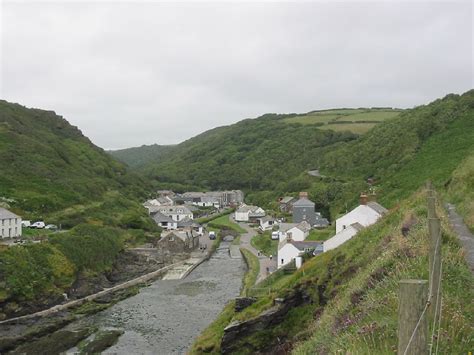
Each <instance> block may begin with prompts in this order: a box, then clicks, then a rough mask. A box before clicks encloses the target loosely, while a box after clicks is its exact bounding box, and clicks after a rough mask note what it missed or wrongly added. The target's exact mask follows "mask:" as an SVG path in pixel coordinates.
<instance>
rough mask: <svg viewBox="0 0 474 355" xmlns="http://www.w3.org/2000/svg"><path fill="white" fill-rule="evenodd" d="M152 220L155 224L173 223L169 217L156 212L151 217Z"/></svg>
mask: <svg viewBox="0 0 474 355" xmlns="http://www.w3.org/2000/svg"><path fill="white" fill-rule="evenodd" d="M152 218H153V220H154V221H155V222H156V223H163V222H174V221H173V219H172V218H171V217H168V216H165V215H164V214H163V213H160V212H156V213H155V214H154V215H153V216H152Z"/></svg>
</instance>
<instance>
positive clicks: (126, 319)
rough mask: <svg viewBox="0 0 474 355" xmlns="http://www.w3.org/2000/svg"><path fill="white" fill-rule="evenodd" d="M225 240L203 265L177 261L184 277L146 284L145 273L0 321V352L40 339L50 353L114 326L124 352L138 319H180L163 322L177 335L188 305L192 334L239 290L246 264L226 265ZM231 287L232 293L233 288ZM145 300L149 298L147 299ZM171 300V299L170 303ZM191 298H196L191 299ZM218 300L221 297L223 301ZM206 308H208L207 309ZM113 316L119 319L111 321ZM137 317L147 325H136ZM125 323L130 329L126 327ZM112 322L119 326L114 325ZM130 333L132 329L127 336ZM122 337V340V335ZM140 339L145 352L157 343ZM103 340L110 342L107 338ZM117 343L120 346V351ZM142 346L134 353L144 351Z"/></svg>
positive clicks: (34, 345) (28, 349)
mask: <svg viewBox="0 0 474 355" xmlns="http://www.w3.org/2000/svg"><path fill="white" fill-rule="evenodd" d="M225 244H226V243H224V247H220V248H218V249H217V251H216V254H215V255H214V256H212V257H210V259H209V260H208V261H205V262H204V263H203V264H201V263H202V262H203V261H204V259H206V255H205V256H203V258H201V259H197V258H194V260H193V263H188V264H187V265H186V266H184V267H183V265H185V264H186V262H183V263H181V264H182V265H180V267H177V268H176V270H173V272H172V273H171V274H172V275H173V274H174V275H176V274H180V273H182V276H186V275H187V274H189V273H190V272H191V271H192V273H191V275H189V276H188V277H187V278H186V279H185V280H178V279H176V277H171V279H169V280H157V281H153V282H152V283H151V284H145V283H146V282H147V281H148V282H151V280H152V279H153V277H151V276H150V279H148V280H147V279H146V278H144V279H141V280H140V281H141V282H137V283H136V284H132V283H130V284H128V285H126V286H127V287H125V285H124V287H123V288H120V289H116V290H111V291H110V292H106V293H103V294H100V295H98V296H97V297H95V298H94V299H88V300H87V302H84V303H82V304H77V305H74V306H73V307H71V308H70V309H66V308H65V309H57V310H55V311H54V312H51V313H50V314H49V315H43V316H36V317H26V318H21V319H18V320H17V321H13V322H9V323H6V324H5V323H4V324H2V325H1V326H0V352H1V353H5V352H7V351H12V350H13V353H15V352H16V351H17V350H18V351H20V352H21V353H27V354H28V353H32V354H33V353H36V351H37V349H38V346H39V344H40V345H41V346H42V347H45V348H48V349H50V352H52V353H54V352H55V351H57V352H59V351H66V350H68V349H71V348H73V347H74V346H75V345H76V343H78V342H79V341H81V340H83V339H85V338H87V337H91V334H96V333H97V331H101V332H103V331H104V330H110V328H113V329H115V330H118V332H115V333H114V336H117V337H119V336H120V335H121V334H122V331H123V334H124V335H123V336H121V337H120V338H119V343H118V344H117V346H119V349H118V350H117V351H115V352H116V353H117V352H118V353H122V351H123V353H126V352H129V351H132V348H134V346H136V345H133V344H129V343H127V339H129V340H130V339H133V342H132V343H136V339H137V335H136V333H137V331H136V328H137V324H139V325H138V328H139V329H149V328H150V324H155V321H153V319H155V318H153V317H152V318H151V319H149V317H150V316H151V315H153V314H154V315H155V317H156V315H157V314H161V316H160V317H161V318H160V319H161V322H160V324H162V325H163V324H167V323H169V322H175V321H177V320H179V319H180V322H181V323H173V324H168V326H167V327H168V328H167V329H172V330H173V332H174V331H176V334H181V330H179V328H180V326H182V324H189V316H190V312H191V311H190V309H193V310H196V311H197V312H198V313H195V314H194V316H193V317H194V318H195V321H193V322H191V324H189V325H190V329H188V331H187V332H186V334H187V336H189V334H190V331H194V333H193V334H194V337H195V336H197V335H198V334H199V333H200V331H202V329H203V328H205V326H206V325H207V324H209V323H210V322H211V321H212V320H213V318H214V317H215V316H216V315H217V314H218V313H219V311H220V310H221V308H223V307H224V305H225V303H226V302H227V301H228V300H229V299H230V298H232V297H234V296H236V295H238V290H239V289H240V284H241V279H242V275H243V272H244V271H243V270H244V268H245V267H244V266H242V262H241V260H234V261H233V262H231V263H230V264H229V263H227V262H226V261H227V259H230V257H229V253H228V246H226V245H225ZM207 257H208V256H207ZM198 265H199V266H198ZM193 269H194V270H193ZM226 269H228V270H226ZM222 270H224V271H225V272H223V274H222V275H223V276H222V278H223V279H221V278H220V277H217V278H216V275H214V276H212V275H213V273H216V272H217V273H218V272H219V271H222ZM165 271H167V270H163V272H162V274H161V275H159V276H161V277H162V276H163V274H164V272H165ZM232 272H235V274H234V275H232ZM226 274H227V276H228V277H230V278H231V279H233V280H234V282H233V283H232V285H233V286H231V287H228V286H229V285H228V282H227V281H228V280H227V277H226ZM157 276H158V275H154V278H155V279H156V277H157ZM224 279H225V280H224ZM132 281H133V280H132ZM137 281H138V280H137ZM138 286H148V287H145V288H142V290H141V292H140V293H138ZM157 290H158V291H157ZM219 290H220V291H219ZM232 290H234V291H235V292H232ZM215 292H217V293H216V295H219V296H218V297H217V298H216V300H217V301H216V300H214V299H213V297H212V296H211V294H214V293H215ZM228 292H230V293H231V294H230V293H228ZM203 294H205V295H206V296H205V297H204V298H205V299H206V300H207V301H204V300H203V299H201V301H199V298H200V297H199V295H203ZM157 295H160V296H159V297H158V296H157ZM226 295H227V296H226ZM170 297H171V298H170ZM148 299H149V301H147V300H148ZM170 299H172V300H173V302H172V303H171V304H170ZM195 302H197V303H196V304H195ZM221 302H223V304H222V305H221ZM208 303H210V304H208ZM185 305H186V306H185ZM163 307H164V308H163ZM209 307H210V308H209ZM130 309H134V311H133V312H132V313H131V314H130V313H129V311H130ZM209 309H211V310H213V311H211V312H210V311H209ZM97 312H99V313H98V314H97V315H95V316H92V315H93V314H95V313H97ZM170 312H171V313H170ZM173 313H174V314H173ZM180 314H181V318H180V316H179V315H180ZM137 317H138V318H137ZM109 318H110V319H109ZM135 318H137V319H135ZM117 319H122V320H121V321H119V322H118V323H116V322H115V321H116V320H117ZM109 321H110V322H112V324H111V323H110V322H109ZM142 322H145V323H146V324H142V325H140V324H141V323H142ZM203 322H204V323H203ZM149 323H150V324H149ZM128 325H129V326H130V327H132V329H127V327H128ZM117 327H118V329H116V328H117ZM151 328H153V327H151ZM58 331H59V332H60V333H61V334H62V335H61V336H58V334H57V333H58ZM130 333H132V334H133V336H131V338H130ZM161 333H163V329H161V330H157V333H156V334H161ZM142 337H143V336H142ZM122 338H123V339H125V340H122ZM58 339H61V341H59V342H58ZM90 339H91V338H89V339H88V340H90ZM143 339H145V338H143ZM143 339H142V343H141V345H138V346H139V347H140V349H141V350H145V352H146V351H147V350H146V349H151V348H155V346H158V345H156V344H152V345H151V346H148V345H147V341H145V340H143ZM192 339H193V338H190V339H189V340H188V341H187V342H186V341H185V339H183V338H175V339H173V341H172V343H173V344H175V345H176V344H177V345H179V349H183V346H184V347H189V345H190V344H191V342H192ZM124 341H125V344H124V343H123V342H124ZM51 342H54V343H55V346H53V347H52V345H51ZM45 344H47V345H45ZM108 345H112V343H110V344H108ZM175 345H173V346H172V347H174V346H175ZM160 346H162V345H160ZM122 348H123V350H120V349H122ZM126 349H128V350H126ZM76 350H77V349H76ZM141 350H140V351H139V352H140V353H143V352H142V351H141ZM170 351H171V348H170ZM132 352H133V351H132Z"/></svg>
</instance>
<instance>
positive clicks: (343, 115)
mask: <svg viewBox="0 0 474 355" xmlns="http://www.w3.org/2000/svg"><path fill="white" fill-rule="evenodd" d="M401 112H402V111H401V110H391V109H337V110H327V111H315V112H310V113H308V114H306V115H299V116H295V117H289V118H285V119H284V120H283V122H286V123H299V124H303V125H314V124H316V125H320V128H321V129H330V130H333V131H336V132H343V131H350V132H352V133H356V134H364V133H366V132H367V131H369V130H370V129H371V128H372V127H374V126H375V125H376V124H377V123H380V122H383V121H386V120H388V119H391V118H394V117H397V116H398V115H399V114H400V113H401ZM340 121H344V122H345V121H350V122H347V123H340V124H339V123H338V122H340ZM360 121H363V122H360ZM365 121H371V122H373V123H369V122H365Z"/></svg>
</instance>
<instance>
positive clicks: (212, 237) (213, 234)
mask: <svg viewBox="0 0 474 355" xmlns="http://www.w3.org/2000/svg"><path fill="white" fill-rule="evenodd" d="M209 239H210V240H214V239H216V232H213V231H210V232H209Z"/></svg>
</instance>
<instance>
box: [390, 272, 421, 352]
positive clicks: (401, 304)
mask: <svg viewBox="0 0 474 355" xmlns="http://www.w3.org/2000/svg"><path fill="white" fill-rule="evenodd" d="M427 301H428V281H427V280H401V281H400V294H399V299H398V352H397V354H401V355H405V354H413V355H418V354H427V353H428V318H427V315H426V312H424V311H425V307H426V305H427ZM417 325H418V327H417Z"/></svg>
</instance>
